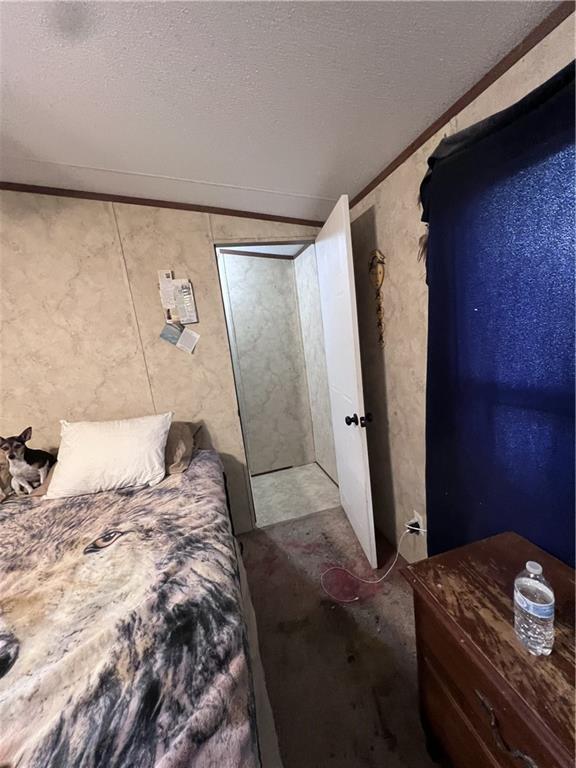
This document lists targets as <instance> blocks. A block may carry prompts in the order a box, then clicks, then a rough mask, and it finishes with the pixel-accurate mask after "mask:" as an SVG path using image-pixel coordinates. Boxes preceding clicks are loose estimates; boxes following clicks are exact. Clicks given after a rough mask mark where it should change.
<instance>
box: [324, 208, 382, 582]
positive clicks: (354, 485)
mask: <svg viewBox="0 0 576 768" xmlns="http://www.w3.org/2000/svg"><path fill="white" fill-rule="evenodd" d="M316 260H317V263H318V279H319V282H320V303H321V306H322V321H323V324H324V343H325V347H326V365H327V368H328V386H329V389H330V407H331V411H332V426H333V429H334V443H335V447H336V465H337V468H338V483H339V486H340V500H341V503H342V507H343V508H344V511H345V512H346V514H347V515H348V519H349V520H350V524H351V525H352V528H353V529H354V532H355V534H356V536H357V537H358V541H359V542H360V544H361V545H362V549H363V550H364V553H365V554H366V557H367V558H368V560H369V561H370V565H371V566H372V567H373V568H376V566H377V562H376V542H375V539H374V515H373V513H372V493H371V490H370V469H369V465H368V446H367V442H366V427H365V425H364V426H362V425H363V424H365V422H364V417H365V415H366V414H365V413H364V395H363V393H362V371H361V368H360V343H359V340H358V317H357V314H356V289H355V285H354V264H353V261H352V237H351V234H350V213H349V207H348V196H347V195H342V197H341V198H340V199H339V200H338V202H337V203H336V206H335V208H334V210H333V211H332V213H331V214H330V216H329V217H328V220H327V222H326V223H325V224H324V226H323V227H322V230H321V232H320V233H319V235H318V237H317V238H316Z"/></svg>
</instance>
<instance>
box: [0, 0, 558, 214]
mask: <svg viewBox="0 0 576 768" xmlns="http://www.w3.org/2000/svg"><path fill="white" fill-rule="evenodd" d="M556 5H557V3H552V2H500V1H497V2H470V1H468V2H337V3H332V2H296V3H294V2H279V3H277V2H185V3H180V2H153V3H147V2H118V3H117V2H111V3H108V2H88V3H73V2H46V3H35V2H2V3H1V4H0V13H1V18H0V24H1V33H0V34H1V48H0V57H1V61H0V64H1V85H2V93H1V97H2V101H1V107H2V116H1V119H2V124H1V141H2V144H1V161H2V168H1V169H0V173H1V176H2V178H3V179H4V180H9V181H20V182H24V183H29V184H42V185H50V186H60V187H69V188H76V189H84V190H89V191H95V192H108V193H114V194H125V195H134V196H141V197H155V198H161V199H166V200H175V201H181V202H189V203H196V204H203V205H215V206H223V207H229V208H236V209H244V210H252V211H258V212H262V213H274V214H280V215H286V216H297V217H305V218H313V219H322V218H325V216H326V214H327V213H328V212H329V210H330V208H331V207H332V205H333V203H334V201H335V200H336V199H337V198H338V196H339V195H340V194H342V193H348V194H349V195H350V196H351V197H352V196H354V195H355V194H356V193H357V192H358V191H359V190H360V189H361V188H362V187H363V186H364V185H365V184H367V183H368V182H369V181H370V179H371V178H373V177H374V176H375V175H376V174H377V173H378V172H379V171H380V170H381V169H382V168H383V167H384V166H385V165H386V164H387V163H388V162H389V161H390V160H392V159H393V158H394V157H395V156H396V155H397V154H398V153H399V152H400V151H401V150H402V149H403V148H404V147H406V146H407V145H408V144H409V143H410V142H411V141H412V140H413V139H414V138H415V137H416V136H417V135H418V134H419V133H421V132H422V130H423V129H424V128H426V127H427V126H428V125H429V124H430V123H431V122H432V121H433V120H434V119H435V118H436V117H438V116H439V115H440V114H441V113H442V112H443V111H444V110H445V109H446V108H447V107H448V106H450V104H451V103H452V102H454V101H455V100H456V99H457V98H458V97H459V96H461V95H462V94H463V93H464V92H465V91H466V90H468V88H470V87H471V86H472V85H473V84H474V83H475V82H476V81H478V80H479V79H480V78H481V77H482V75H483V74H484V73H485V72H487V71H488V70H489V69H490V68H491V67H492V66H493V65H494V64H495V63H496V62H497V61H498V60H499V59H500V58H502V57H503V56H504V55H505V54H506V53H507V52H508V51H509V50H510V49H511V48H513V47H514V46H515V45H516V44H517V43H518V42H519V41H520V40H521V39H522V38H523V37H524V36H525V35H526V34H527V33H528V32H529V31H530V30H531V29H532V28H533V27H534V26H536V25H537V24H538V23H539V22H540V21H541V20H542V19H543V18H544V17H545V16H546V15H547V14H549V13H550V12H551V11H552V10H553V9H554V7H555V6H556Z"/></svg>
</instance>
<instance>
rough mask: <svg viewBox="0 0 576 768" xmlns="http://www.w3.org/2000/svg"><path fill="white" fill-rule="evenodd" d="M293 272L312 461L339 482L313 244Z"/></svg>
mask: <svg viewBox="0 0 576 768" xmlns="http://www.w3.org/2000/svg"><path fill="white" fill-rule="evenodd" d="M294 272H295V277H296V290H297V294H298V305H299V310H300V326H301V328H302V342H303V346H304V359H305V361H306V376H307V380H308V393H309V397H310V412H311V416H312V432H313V435H314V455H315V460H316V462H317V463H318V464H319V465H320V466H321V467H322V469H323V470H324V471H325V472H326V474H327V475H329V476H330V477H331V478H332V480H334V482H338V472H337V469H336V452H335V449H334V433H333V431H332V417H331V414H330V393H329V390H328V372H327V370H326V354H325V351H324V329H323V326H322V309H321V305H320V285H319V283H318V270H317V268H316V252H315V250H314V246H313V245H311V246H309V247H308V248H307V249H306V250H305V251H304V252H303V253H301V254H300V255H299V256H297V257H296V258H295V259H294Z"/></svg>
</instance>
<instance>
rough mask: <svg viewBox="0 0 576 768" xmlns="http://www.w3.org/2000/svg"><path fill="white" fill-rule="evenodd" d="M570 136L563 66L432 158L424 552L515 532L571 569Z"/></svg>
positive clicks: (426, 185)
mask: <svg viewBox="0 0 576 768" xmlns="http://www.w3.org/2000/svg"><path fill="white" fill-rule="evenodd" d="M574 130H575V126H574V66H573V65H570V66H569V67H567V68H566V69H565V70H563V71H562V72H560V73H558V75H557V76H556V77H554V78H552V80H550V81H549V82H548V83H546V84H545V85H544V86H542V87H541V88H539V89H538V90H537V91H534V92H533V93H532V94H530V95H529V96H528V97H526V98H525V99H523V100H522V101H521V102H519V103H518V104H516V105H514V106H513V107H511V108H510V109H508V110H506V111H505V112H502V113H499V114H498V115H495V116H494V117H492V118H490V119H489V120H487V121H484V122H483V123H480V124H478V125H477V126H473V127H472V128H471V129H468V130H467V131H464V132H463V133H460V134H457V135H456V136H453V137H451V138H450V139H448V140H445V141H444V142H442V144H441V145H440V146H439V147H438V149H437V150H436V152H435V153H434V155H433V156H432V157H431V158H430V159H429V166H430V169H429V172H428V174H427V176H426V178H425V180H424V182H423V184H422V188H421V197H422V204H423V210H424V215H423V219H424V220H426V221H428V222H429V238H428V250H427V276H428V286H429V334H428V381H427V415H426V422H427V424H426V452H427V459H426V463H427V466H426V494H427V528H428V548H429V553H430V554H431V555H434V554H437V553H439V552H442V551H445V550H447V549H451V548H453V547H456V546H460V545H462V544H466V543H468V542H470V541H475V540H477V539H481V538H485V537H487V536H491V535H493V534H496V533H500V532H502V531H516V532H517V533H519V534H521V535H522V536H525V537H526V538H527V539H529V540H531V541H532V542H534V543H535V544H537V545H538V546H540V547H542V548H543V549H545V550H547V551H548V552H550V553H552V554H553V555H555V556H557V557H559V558H560V559H561V560H563V561H565V562H567V563H569V564H572V565H573V564H574V535H575V532H574V461H575V455H574V330H575V328H574V287H575V284H574V253H575V238H574V223H575V218H574V215H575V211H574V194H575V193H574V189H575V173H574V162H575V153H574Z"/></svg>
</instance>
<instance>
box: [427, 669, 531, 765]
mask: <svg viewBox="0 0 576 768" xmlns="http://www.w3.org/2000/svg"><path fill="white" fill-rule="evenodd" d="M418 672H419V678H420V706H421V708H422V715H423V721H424V722H423V725H424V728H425V730H427V731H430V730H431V731H432V733H433V735H434V737H435V738H436V739H438V740H439V741H440V743H441V744H442V750H443V752H444V753H445V754H446V756H447V757H449V758H450V762H451V764H452V765H453V767H454V768H502V765H501V763H499V762H498V760H496V758H495V757H494V755H493V754H492V752H491V751H490V750H489V749H488V748H487V747H486V745H485V744H484V743H483V741H482V739H481V737H480V736H479V735H478V733H477V732H476V730H475V729H474V726H473V725H472V723H471V722H470V721H469V720H468V718H467V717H466V715H465V714H464V713H463V712H462V710H461V709H460V707H459V706H458V704H457V703H456V701H455V699H454V697H453V696H452V694H451V693H450V691H449V690H448V689H447V688H446V685H445V684H444V681H443V680H442V678H441V676H440V675H439V674H438V673H437V672H436V671H435V669H434V667H433V666H432V665H430V664H429V663H428V661H427V660H425V659H424V660H421V661H420V667H419V670H418ZM516 768H518V766H517V767H516Z"/></svg>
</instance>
